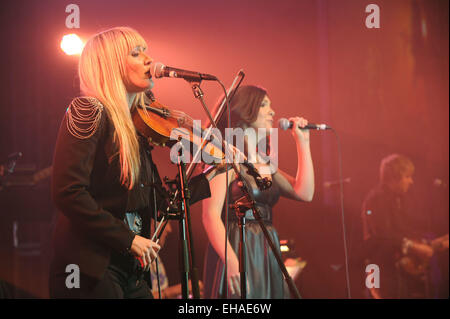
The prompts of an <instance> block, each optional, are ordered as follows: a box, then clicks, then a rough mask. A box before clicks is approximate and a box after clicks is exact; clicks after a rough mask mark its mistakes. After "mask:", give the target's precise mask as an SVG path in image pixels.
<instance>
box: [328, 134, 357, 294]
mask: <svg viewBox="0 0 450 319" xmlns="http://www.w3.org/2000/svg"><path fill="white" fill-rule="evenodd" d="M330 129H331V130H332V131H333V133H334V134H335V136H336V141H337V147H338V163H339V165H338V166H339V190H340V199H341V218H342V238H343V240H344V258H345V277H346V283H347V297H348V299H351V298H352V295H351V292H350V274H349V265H348V249H347V235H346V234H347V232H346V229H345V214H344V181H343V175H342V151H341V142H340V140H339V135H338V134H337V132H336V131H335V130H334V129H333V128H330Z"/></svg>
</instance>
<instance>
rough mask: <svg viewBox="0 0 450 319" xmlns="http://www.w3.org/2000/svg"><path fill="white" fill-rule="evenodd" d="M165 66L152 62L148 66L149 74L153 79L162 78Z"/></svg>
mask: <svg viewBox="0 0 450 319" xmlns="http://www.w3.org/2000/svg"><path fill="white" fill-rule="evenodd" d="M165 67H166V66H165V65H164V64H162V63H161V62H152V64H151V65H150V73H151V75H152V77H154V78H161V77H163V70H164V68H165Z"/></svg>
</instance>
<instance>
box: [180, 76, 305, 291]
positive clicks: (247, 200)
mask: <svg viewBox="0 0 450 319" xmlns="http://www.w3.org/2000/svg"><path fill="white" fill-rule="evenodd" d="M188 82H190V83H191V86H192V90H193V92H194V96H195V97H196V98H197V99H198V100H200V102H201V104H202V106H203V108H204V110H205V112H206V114H207V116H208V118H209V121H210V123H211V125H213V127H215V128H217V126H216V122H215V121H214V120H213V118H212V116H211V114H210V113H209V111H208V108H207V106H206V104H205V101H204V100H203V92H202V90H201V88H200V82H199V81H196V82H194V81H188ZM221 142H222V148H223V150H224V151H225V154H226V158H227V159H231V157H229V156H228V153H229V149H228V147H227V145H226V144H225V141H224V140H223V139H222V141H221ZM230 162H231V166H232V168H233V170H234V172H235V174H236V176H237V179H238V181H239V184H240V185H241V188H242V190H243V193H244V196H243V197H241V198H240V199H239V200H237V201H236V202H235V204H233V206H232V207H233V208H235V211H236V213H237V216H238V219H239V230H240V231H239V232H240V235H239V236H240V243H239V271H240V280H241V298H242V299H247V272H246V267H247V265H246V263H247V256H246V253H245V245H246V240H245V230H246V229H245V227H246V220H245V213H246V212H247V211H248V209H252V211H253V215H254V217H255V219H256V220H257V221H258V223H259V225H260V226H261V229H262V231H263V234H264V237H265V238H266V241H267V243H268V244H269V246H270V248H271V250H272V253H273V255H274V256H275V258H276V260H277V263H278V265H279V267H280V270H281V271H282V273H283V275H284V278H285V280H286V283H287V285H288V288H289V291H290V293H291V294H292V295H293V296H295V298H297V299H300V298H301V297H300V293H299V292H298V290H297V287H296V286H295V284H294V281H293V280H292V278H291V276H290V275H289V273H288V271H287V269H286V267H285V265H284V263H283V260H282V259H281V255H280V253H279V252H278V250H277V247H276V246H275V244H274V243H273V240H272V238H271V237H270V235H269V232H268V231H267V228H266V226H265V225H264V222H263V220H262V218H261V213H260V211H259V209H258V207H257V206H256V201H255V200H254V198H253V196H252V195H251V194H252V193H251V192H250V187H249V185H248V183H247V181H246V180H245V179H244V178H243V177H242V175H241V173H240V171H239V169H238V168H237V166H236V163H234V161H230ZM244 165H245V166H246V167H247V168H248V174H249V175H251V176H253V177H254V178H255V182H256V184H257V186H258V187H259V188H260V190H264V189H266V188H268V187H270V184H271V181H268V179H263V178H261V176H260V175H259V173H258V171H257V170H256V169H255V168H254V167H253V165H252V164H251V163H248V162H245V163H244ZM269 183H270V184H269ZM227 205H228V203H227ZM225 280H226V279H225Z"/></svg>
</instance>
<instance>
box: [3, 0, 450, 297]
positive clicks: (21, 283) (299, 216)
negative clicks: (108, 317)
mask: <svg viewBox="0 0 450 319" xmlns="http://www.w3.org/2000/svg"><path fill="white" fill-rule="evenodd" d="M70 3H72V2H69V1H48V0H42V1H24V0H18V1H14V2H13V1H3V2H2V3H1V5H0V24H1V28H0V30H1V31H0V32H1V39H2V43H3V47H2V48H1V70H2V72H0V76H1V84H2V85H1V86H0V91H1V105H0V163H2V162H4V161H6V158H7V156H8V155H9V154H11V153H13V152H17V151H20V152H22V153H23V157H22V158H21V159H20V160H19V161H18V166H17V170H16V173H15V174H16V176H19V175H27V174H28V175H29V174H31V173H32V172H38V171H39V170H41V169H44V168H46V167H48V166H50V165H51V163H52V154H53V149H54V145H55V140H56V134H57V130H58V127H59V124H60V121H61V118H62V116H63V114H64V112H65V109H66V107H67V105H68V103H69V102H70V101H71V99H72V98H73V97H74V96H76V95H78V94H79V88H78V81H77V72H76V68H77V57H76V56H67V55H65V54H64V53H63V52H62V51H61V49H60V48H59V44H60V40H61V38H62V36H63V35H64V34H67V33H73V32H75V33H77V34H78V35H80V37H82V38H83V39H84V40H86V39H87V38H88V37H89V36H91V35H92V34H94V33H96V32H99V31H102V30H105V29H108V28H110V27H114V26H120V25H127V26H131V27H133V28H135V29H136V30H138V31H139V32H140V33H141V34H142V35H143V36H144V38H146V39H147V42H148V44H149V51H148V52H149V53H150V55H151V56H152V57H153V58H154V59H155V60H157V61H161V62H163V63H165V64H167V65H173V66H175V67H181V68H185V69H191V70H198V71H202V72H206V73H212V74H215V75H216V76H217V77H218V78H219V79H221V80H222V82H223V83H224V84H225V86H226V87H228V86H229V85H230V84H231V82H232V80H233V78H234V76H235V74H236V73H237V72H238V71H239V70H240V69H243V70H244V71H245V73H246V77H245V80H244V84H258V85H262V86H264V87H266V88H267V90H268V92H269V95H270V98H271V100H272V105H273V108H274V110H275V111H276V119H278V118H280V117H290V116H294V115H296V116H304V117H305V118H307V119H308V120H309V121H310V122H316V123H327V124H328V125H330V126H332V127H333V128H334V129H335V130H336V132H337V133H338V135H339V139H340V143H341V145H342V152H341V153H338V148H337V145H338V142H337V139H336V136H335V135H334V134H333V133H331V132H329V131H327V132H312V133H311V135H312V137H311V148H312V154H313V160H314V167H315V174H316V193H315V196H314V200H313V201H312V202H311V203H300V202H294V201H291V200H287V199H281V200H280V202H279V203H278V204H277V206H276V207H275V209H274V211H275V214H274V223H275V225H276V227H277V229H278V231H279V235H280V238H282V239H291V240H293V241H294V242H295V251H296V256H301V257H302V258H304V259H305V260H307V262H308V264H307V267H306V268H305V270H304V272H303V273H302V274H301V275H300V278H299V280H297V281H296V283H297V286H298V288H299V291H300V293H301V294H302V295H303V297H305V298H346V296H347V295H346V284H345V281H346V279H345V268H344V261H345V259H344V250H343V234H342V218H341V217H342V213H341V209H340V198H339V188H337V187H332V188H324V187H323V183H324V182H325V181H330V180H336V179H338V178H339V166H338V163H339V156H341V158H342V163H343V166H342V170H343V177H344V178H347V177H350V178H351V182H350V183H346V184H345V187H344V195H345V198H344V208H345V227H346V235H347V242H348V248H349V260H348V262H349V266H350V274H351V276H350V282H351V288H352V296H353V297H362V287H363V286H362V285H363V281H362V279H361V278H362V276H363V275H364V268H363V266H362V265H361V263H360V254H361V251H360V250H359V249H358V248H359V244H360V242H361V223H360V218H359V214H360V207H361V203H362V200H363V199H364V196H365V195H366V193H367V192H368V191H369V190H370V188H372V187H373V186H374V185H375V184H376V183H377V181H378V169H379V163H380V160H381V159H382V158H383V157H385V156H387V155H388V154H391V153H394V152H395V153H402V154H405V155H407V156H409V157H410V158H411V159H412V160H413V161H414V163H415V165H416V175H415V178H414V179H415V184H414V186H413V188H412V189H411V191H410V194H409V200H410V206H411V209H410V214H411V216H412V217H413V219H414V220H415V221H416V223H417V227H418V229H419V230H420V231H422V232H424V233H427V234H428V235H429V236H439V235H443V234H445V233H448V226H449V224H448V213H449V210H448V188H447V186H446V185H447V184H448V176H449V171H448V162H449V149H448V143H449V135H448V128H449V122H448V112H449V103H448V101H449V95H448V94H449V93H448V92H449V91H448V84H449V83H448V82H449V73H448V72H449V64H448V61H449V59H448V56H449V55H448V44H449V42H448V35H449V28H448V21H449V19H448V1H445V0H442V1H439V0H427V1H425V0H395V1H392V0H389V1H388V0H376V1H372V2H369V1H362V0H340V1H333V0H301V1H297V0H295V1H294V0H292V1H286V0H283V1H272V0H270V1H256V0H255V1H249V0H245V1H237V0H231V1H230V0H229V1H206V0H193V1H181V0H170V1H148V0H146V1H138V0H130V1H126V2H125V1H112V0H109V1H103V0H102V1H100V0H95V1H86V0H78V1H76V4H77V5H78V6H79V7H80V15H81V21H80V22H81V25H80V26H81V27H80V29H67V28H66V26H65V20H66V17H67V15H68V13H66V12H65V8H66V6H67V5H68V4H70ZM370 3H376V4H377V5H378V6H379V7H380V13H381V28H380V29H368V28H366V26H365V19H366V17H367V15H368V13H366V12H365V8H366V6H367V5H368V4H370ZM202 88H203V90H204V92H205V99H206V103H207V105H208V106H209V107H210V108H211V107H212V106H213V105H214V103H215V102H216V100H217V99H218V97H219V95H220V94H221V90H220V87H219V86H218V85H217V84H215V83H204V84H202ZM154 93H155V94H156V96H157V97H158V99H159V101H160V102H162V103H163V104H165V105H168V106H171V107H174V108H176V109H179V110H182V111H185V112H187V113H188V114H190V115H191V116H192V117H194V118H197V119H205V116H204V113H203V110H202V108H201V106H200V103H199V102H198V101H197V100H195V98H194V97H193V94H192V92H191V89H190V87H189V85H188V84H187V83H186V82H184V81H183V80H172V79H162V80H157V81H156V85H155V89H154ZM294 149H295V144H294V141H293V139H292V137H291V136H290V134H289V133H288V132H280V134H279V154H280V155H279V167H280V168H282V169H284V170H285V171H287V172H289V173H291V174H292V175H295V172H296V161H297V159H296V156H295V154H294V151H293V150H294ZM154 153H155V154H154V158H155V161H156V162H157V164H158V166H159V170H160V173H161V175H162V176H165V175H168V176H170V177H173V176H174V174H175V169H176V167H175V166H174V165H172V164H170V163H169V160H168V149H157V150H155V152H154ZM435 179H439V180H441V181H443V182H444V183H445V185H443V186H441V187H437V186H435V184H434V181H435ZM0 200H1V202H0V208H1V215H0V218H1V221H0V223H1V227H2V229H1V230H0V234H1V235H0V236H1V238H0V239H1V247H2V249H1V260H0V263H1V268H0V271H1V274H2V276H1V277H2V278H3V279H4V280H5V281H7V282H9V283H11V284H12V285H14V286H15V287H17V290H19V289H22V290H23V293H27V294H31V296H34V297H40V298H45V297H48V292H47V286H46V285H47V283H46V280H47V279H46V278H47V277H46V276H47V268H48V258H49V250H48V244H49V234H50V229H51V220H52V216H53V215H54V207H53V205H52V203H51V201H50V195H49V179H48V178H47V179H44V180H42V181H41V182H40V183H38V184H37V185H35V186H33V187H9V188H7V189H4V190H3V191H0ZM192 220H193V228H194V234H195V235H194V236H195V237H194V240H195V248H196V255H197V261H196V262H197V264H198V265H199V267H200V269H201V268H202V264H203V255H204V249H205V247H206V242H207V238H206V234H205V233H204V231H203V228H202V225H201V204H197V205H194V206H193V207H192ZM14 232H15V234H16V236H15V237H14V236H13V233H14ZM14 238H16V239H18V240H19V242H18V243H16V244H17V245H16V247H15V246H14ZM177 240H178V236H177V234H176V232H174V233H173V234H171V235H170V236H169V239H168V243H167V245H166V247H165V248H164V250H163V251H162V252H161V255H162V257H163V259H164V262H165V264H166V267H167V271H168V274H169V276H170V281H171V283H177V282H178V281H179V275H178V261H177ZM447 272H448V271H447ZM447 278H448V273H447ZM444 285H446V286H447V292H448V281H447V282H444ZM446 297H448V295H447V296H446Z"/></svg>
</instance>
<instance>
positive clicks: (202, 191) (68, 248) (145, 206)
mask: <svg viewBox="0 0 450 319" xmlns="http://www.w3.org/2000/svg"><path fill="white" fill-rule="evenodd" d="M74 101H78V102H80V101H81V102H82V103H83V104H84V106H83V109H76V107H75V106H74V105H73V103H72V104H71V106H69V108H68V110H70V111H71V114H72V115H73V114H78V116H81V117H83V116H87V115H91V119H92V118H95V117H96V118H97V120H98V121H97V123H98V124H97V126H96V127H95V126H94V127H93V128H91V129H90V130H88V132H82V131H80V130H78V132H79V133H81V136H77V137H76V136H74V135H73V134H72V133H73V130H72V133H71V131H70V130H69V129H68V119H69V117H70V116H69V115H68V114H69V113H68V112H66V115H65V116H64V118H63V121H62V123H61V127H60V129H59V133H58V138H57V142H56V148H55V154H54V161H53V174H52V197H53V201H54V203H55V204H56V207H57V208H58V211H59V213H58V216H57V221H56V225H55V228H54V233H53V243H54V244H53V248H54V257H53V258H54V259H53V262H54V263H56V264H57V265H60V266H63V267H65V266H64V265H67V264H76V265H78V266H79V267H80V271H81V272H82V273H84V274H86V275H88V276H90V277H92V278H96V279H100V278H102V276H103V274H104V272H105V270H106V267H107V266H108V264H109V262H110V255H111V251H116V252H119V253H125V252H126V251H127V250H128V249H129V248H130V247H131V243H132V241H133V239H134V236H135V235H134V233H133V232H132V231H131V230H130V229H129V228H128V227H127V226H126V225H125V223H124V222H123V220H124V216H125V213H126V212H127V211H139V212H140V213H141V214H144V215H146V216H152V215H153V210H152V207H153V200H152V198H153V197H152V196H151V195H152V192H151V187H150V186H151V185H150V183H149V181H150V176H151V172H152V170H154V171H155V173H156V174H155V175H156V181H157V182H159V183H160V182H161V180H160V178H159V175H158V172H157V170H156V166H154V164H153V162H152V160H151V148H149V147H146V144H147V143H146V142H145V139H144V138H140V155H141V174H140V177H139V181H138V182H137V183H136V185H135V187H134V188H133V189H132V190H131V191H128V189H127V188H126V187H125V186H123V185H121V182H120V165H119V155H118V147H117V144H116V143H115V142H114V127H113V125H112V122H111V120H110V119H109V116H108V114H107V112H106V109H104V108H103V107H102V105H101V104H99V103H98V102H97V103H92V100H88V99H86V98H77V99H75V100H74ZM75 112H78V113H75ZM72 117H73V116H72ZM93 123H94V121H89V123H84V124H80V123H79V124H78V125H77V127H78V129H80V128H88V127H89V126H90V125H92V124H93ZM69 127H70V122H69ZM89 135H90V136H89ZM190 185H192V186H191V189H192V197H191V200H190V202H191V203H194V202H196V201H198V200H200V199H203V198H206V197H209V196H210V191H209V184H208V181H207V180H206V178H205V177H204V175H199V176H196V177H194V178H193V179H192V180H191V182H190ZM157 205H158V207H159V208H160V209H161V205H162V201H159V202H158V204H157ZM145 219H146V218H145V217H144V220H145Z"/></svg>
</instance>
